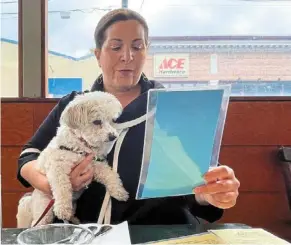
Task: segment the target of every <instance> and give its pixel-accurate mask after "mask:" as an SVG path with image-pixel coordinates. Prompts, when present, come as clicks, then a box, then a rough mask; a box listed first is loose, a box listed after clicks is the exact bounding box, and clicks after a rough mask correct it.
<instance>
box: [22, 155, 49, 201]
mask: <svg viewBox="0 0 291 245" xmlns="http://www.w3.org/2000/svg"><path fill="white" fill-rule="evenodd" d="M36 165H37V160H33V161H30V162H28V163H26V164H25V165H24V166H23V167H22V168H21V170H20V174H21V176H22V177H23V178H24V179H25V180H26V181H27V182H28V183H30V185H31V186H33V187H34V188H35V189H38V190H40V191H42V192H44V193H46V194H47V195H50V196H52V191H51V187H50V185H49V182H48V179H47V177H46V176H45V175H44V174H42V173H41V172H39V170H38V169H37V168H36Z"/></svg>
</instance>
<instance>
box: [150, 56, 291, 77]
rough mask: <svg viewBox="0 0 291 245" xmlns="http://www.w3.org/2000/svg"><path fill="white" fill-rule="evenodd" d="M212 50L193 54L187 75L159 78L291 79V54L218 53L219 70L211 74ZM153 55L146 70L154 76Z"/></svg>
mask: <svg viewBox="0 0 291 245" xmlns="http://www.w3.org/2000/svg"><path fill="white" fill-rule="evenodd" d="M211 54H212V53H196V54H194V53H192V54H191V55H190V71H189V77H187V78H158V79H157V80H161V81H163V80H166V81H175V80H179V81H181V80H186V81H187V80H199V81H201V80H207V81H208V80H238V79H241V80H258V79H261V80H270V81H274V80H275V81H276V80H278V79H279V78H280V79H281V80H291V53H290V52H288V53H271V52H270V53H266V52H264V53H263V52H262V53H234V52H230V53H217V73H216V74H210V63H211V62H210V57H211ZM153 60H154V59H153V55H149V57H148V58H147V61H146V65H145V69H144V72H145V74H147V76H148V77H149V78H150V79H156V78H154V71H153V66H154V64H153V63H154V61H153Z"/></svg>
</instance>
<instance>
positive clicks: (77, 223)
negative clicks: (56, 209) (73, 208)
mask: <svg viewBox="0 0 291 245" xmlns="http://www.w3.org/2000/svg"><path fill="white" fill-rule="evenodd" d="M70 221H71V222H72V223H73V224H74V225H79V224H80V223H81V222H80V220H79V219H78V218H77V217H75V216H73V217H71V219H70Z"/></svg>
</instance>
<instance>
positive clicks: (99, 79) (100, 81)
mask: <svg viewBox="0 0 291 245" xmlns="http://www.w3.org/2000/svg"><path fill="white" fill-rule="evenodd" d="M97 82H98V83H99V84H102V83H103V76H102V75H100V76H99V77H98V78H97Z"/></svg>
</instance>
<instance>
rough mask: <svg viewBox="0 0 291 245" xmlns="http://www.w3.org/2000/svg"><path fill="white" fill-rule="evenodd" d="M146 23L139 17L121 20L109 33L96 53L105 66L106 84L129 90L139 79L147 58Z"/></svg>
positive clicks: (114, 87)
mask: <svg viewBox="0 0 291 245" xmlns="http://www.w3.org/2000/svg"><path fill="white" fill-rule="evenodd" d="M146 51H147V45H146V43H145V32H144V28H143V26H142V25H141V24H140V23H139V22H138V21H135V20H127V21H119V22H117V23H114V24H113V25H111V26H110V27H109V28H108V29H107V30H106V32H105V41H104V43H103V46H102V48H101V49H96V51H95V55H96V58H97V60H98V63H99V66H100V67H101V69H102V73H103V81H104V85H105V86H106V87H108V88H111V89H114V90H116V91H128V90H130V89H131V88H133V87H134V86H135V85H136V84H137V83H138V81H139V78H140V76H141V72H142V69H143V66H144V63H145V59H146Z"/></svg>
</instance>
